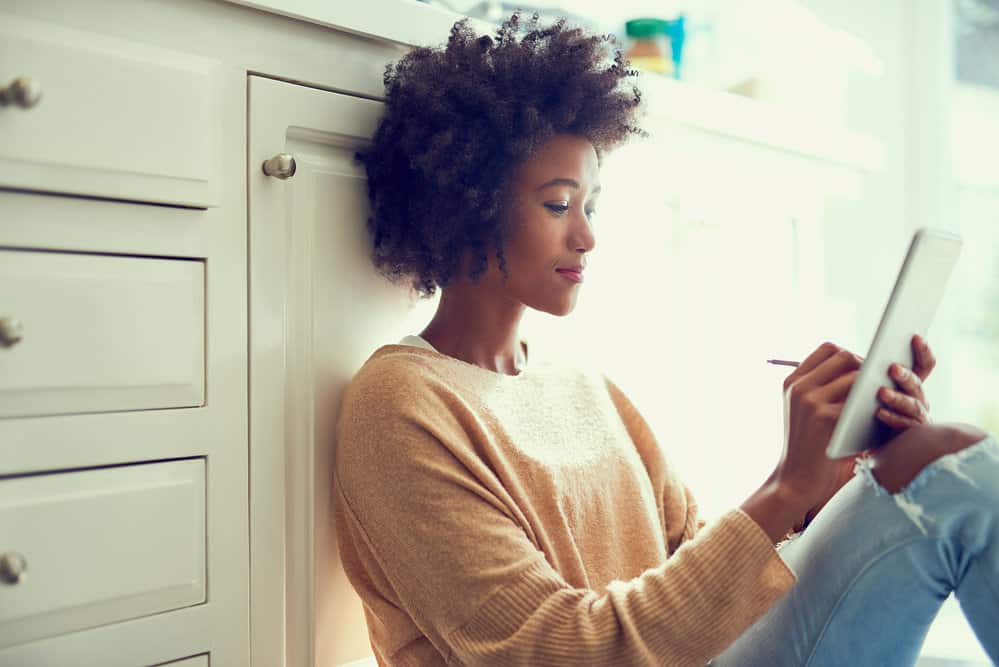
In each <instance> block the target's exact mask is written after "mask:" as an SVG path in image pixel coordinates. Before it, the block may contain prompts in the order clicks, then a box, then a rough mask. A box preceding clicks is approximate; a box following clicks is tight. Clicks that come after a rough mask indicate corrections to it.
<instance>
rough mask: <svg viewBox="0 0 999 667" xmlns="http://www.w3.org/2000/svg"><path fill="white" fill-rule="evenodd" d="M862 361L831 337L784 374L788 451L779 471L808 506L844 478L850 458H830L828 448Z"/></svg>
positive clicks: (787, 488)
mask: <svg viewBox="0 0 999 667" xmlns="http://www.w3.org/2000/svg"><path fill="white" fill-rule="evenodd" d="M862 362H863V359H862V358H861V357H859V356H857V355H856V354H854V353H852V352H850V351H849V350H846V349H843V348H841V347H839V346H838V345H834V344H833V343H828V342H827V343H823V344H822V345H820V346H819V347H818V348H817V349H816V350H815V351H814V352H812V353H811V354H810V355H808V357H807V358H806V359H805V360H804V361H802V362H801V364H800V365H799V366H798V367H797V368H796V369H795V370H794V372H792V373H791V374H790V375H788V376H787V378H785V380H784V451H783V454H782V455H781V459H780V462H779V463H778V464H777V469H776V471H775V474H774V476H775V478H776V480H777V482H778V484H779V485H781V486H782V487H783V490H784V492H785V493H786V494H787V495H788V497H790V498H794V499H795V500H796V501H797V502H800V503H801V506H803V507H806V508H811V507H813V506H814V505H816V504H817V503H819V502H820V501H821V500H822V499H823V498H826V497H828V496H829V495H830V492H833V491H834V487H835V486H836V485H837V484H841V480H840V477H841V472H842V468H843V465H844V459H829V458H828V457H826V453H825V450H826V446H827V445H828V444H829V440H830V438H831V437H832V432H833V429H834V428H835V427H836V421H837V420H838V419H839V416H840V413H841V412H842V411H843V405H844V403H845V402H846V396H847V394H848V393H849V391H850V388H851V387H852V386H853V383H854V381H855V380H856V378H857V373H858V369H859V368H860V365H861V363H862ZM850 458H851V460H852V459H853V458H854V457H852V456H851V457H850Z"/></svg>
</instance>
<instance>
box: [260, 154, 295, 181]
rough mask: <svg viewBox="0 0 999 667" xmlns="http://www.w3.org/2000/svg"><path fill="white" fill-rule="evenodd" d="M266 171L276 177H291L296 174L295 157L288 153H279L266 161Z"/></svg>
mask: <svg viewBox="0 0 999 667" xmlns="http://www.w3.org/2000/svg"><path fill="white" fill-rule="evenodd" d="M264 173H265V174H267V175H268V176H273V177H274V178H280V179H282V180H283V179H285V178H291V177H292V176H294V175H295V158H294V157H292V156H291V155H289V154H288V153H278V154H277V155H275V156H274V157H272V158H271V159H270V160H267V161H266V162H264Z"/></svg>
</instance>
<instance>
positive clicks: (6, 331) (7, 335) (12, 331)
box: [0, 317, 24, 347]
mask: <svg viewBox="0 0 999 667" xmlns="http://www.w3.org/2000/svg"><path fill="white" fill-rule="evenodd" d="M23 334H24V327H23V326H22V325H21V323H20V322H18V321H17V320H15V319H14V318H13V317H0V345H2V346H3V347H13V346H14V345H16V344H17V343H18V342H19V341H20V340H21V338H22V337H23Z"/></svg>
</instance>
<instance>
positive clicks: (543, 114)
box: [334, 13, 999, 666]
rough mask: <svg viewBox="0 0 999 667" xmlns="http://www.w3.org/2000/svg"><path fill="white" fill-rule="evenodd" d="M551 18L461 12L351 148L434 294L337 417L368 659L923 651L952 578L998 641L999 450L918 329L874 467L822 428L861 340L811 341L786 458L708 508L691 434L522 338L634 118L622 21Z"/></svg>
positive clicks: (581, 261)
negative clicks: (838, 447) (936, 392)
mask: <svg viewBox="0 0 999 667" xmlns="http://www.w3.org/2000/svg"><path fill="white" fill-rule="evenodd" d="M536 22H537V16H536V15H535V17H533V24H532V25H531V26H529V29H527V30H526V31H523V32H525V33H526V34H523V35H521V32H522V30H521V28H522V27H521V25H520V15H519V13H515V14H514V15H513V16H511V17H510V18H509V19H508V20H507V21H505V22H504V24H503V26H502V27H501V28H500V29H499V31H498V32H497V37H496V39H493V38H491V37H489V36H483V37H477V36H476V35H475V34H474V33H473V32H472V31H471V30H470V29H469V27H468V25H467V21H460V22H458V23H457V24H455V26H454V27H453V28H452V31H451V35H450V39H449V40H448V43H447V45H446V48H444V49H430V48H418V49H415V50H413V51H412V52H410V53H409V54H408V55H406V56H405V57H403V58H402V59H401V60H400V61H399V62H398V63H396V64H395V65H394V67H393V66H390V67H389V68H388V70H387V71H386V75H385V83H386V93H387V94H386V108H385V117H384V118H383V119H382V121H381V124H380V125H379V127H378V130H377V132H376V134H375V136H374V140H373V143H372V145H371V147H370V149H369V150H367V151H366V152H365V153H363V154H360V155H359V158H360V159H362V160H363V162H364V163H365V165H366V167H367V172H368V185H369V195H370V200H371V205H372V215H371V218H370V219H369V221H368V227H369V230H370V232H371V234H372V238H373V244H374V254H373V259H374V262H375V264H376V265H377V266H378V267H379V269H380V270H381V271H382V272H383V273H384V274H385V275H386V276H388V277H389V278H392V279H394V280H403V281H406V282H408V283H409V284H411V285H412V286H413V287H414V288H415V289H417V290H418V291H420V292H421V293H423V294H433V293H434V292H435V290H436V289H438V288H440V289H442V290H443V291H442V294H441V300H440V304H439V307H438V310H437V313H436V314H435V316H434V318H433V320H432V321H431V322H430V323H429V325H428V326H427V327H426V329H424V330H423V331H422V332H421V334H420V335H419V336H415V335H413V336H407V337H406V338H405V339H404V340H403V341H401V342H400V343H399V344H390V345H385V346H383V347H381V348H379V349H378V350H376V351H375V352H374V353H373V354H372V356H371V357H370V359H369V360H368V361H367V362H366V363H365V364H364V366H363V367H362V368H361V369H360V371H359V372H358V373H357V375H356V376H355V377H354V379H353V380H352V382H351V383H350V385H349V387H348V389H347V391H346V392H345V396H344V400H343V404H342V407H341V412H340V416H339V420H338V427H337V450H336V466H335V484H334V486H335V489H336V496H335V504H336V521H337V539H338V545H339V549H340V553H341V557H342V561H343V564H344V567H345V569H346V572H347V575H348V577H349V579H350V581H351V583H352V585H353V586H354V588H355V589H356V591H357V593H358V594H359V595H360V597H361V599H362V600H363V602H364V609H365V613H366V618H367V623H368V629H369V635H370V639H371V645H372V647H373V649H374V652H375V655H376V657H377V659H378V661H379V663H380V664H383V665H444V664H454V665H504V666H505V665H572V666H578V665H601V666H602V665H704V664H706V663H708V662H709V661H711V660H713V661H714V663H715V664H718V665H725V666H727V665H740V666H746V665H806V664H807V665H834V664H836V665H840V664H844V662H853V663H855V664H863V665H896V664H898V665H901V664H912V662H913V660H914V658H915V656H916V654H917V653H918V650H919V647H920V645H921V643H922V638H923V636H924V635H925V632H926V629H927V626H928V625H929V623H930V621H931V620H932V618H933V617H934V615H935V614H936V611H937V609H938V608H939V606H940V604H941V602H942V601H943V599H944V598H945V597H946V596H947V595H948V594H949V593H950V592H951V591H956V593H957V596H958V598H959V599H960V601H961V604H962V606H963V608H964V610H965V612H966V615H967V617H968V619H969V621H970V622H971V624H972V626H973V627H974V629H975V631H976V632H977V633H978V636H979V638H980V639H981V640H982V642H983V644H984V645H985V647H986V650H987V651H988V652H989V654H990V655H991V656H992V657H993V659H999V634H997V633H996V632H995V629H996V628H997V627H999V548H997V542H999V528H997V524H999V515H997V509H996V508H997V507H999V482H997V480H999V443H997V441H996V439H995V438H993V437H987V436H986V434H985V433H983V432H981V431H979V430H978V429H976V428H974V427H971V426H963V425H931V424H929V423H928V416H927V411H928V408H927V405H926V400H925V397H924V395H923V391H922V382H923V381H924V380H925V379H926V378H927V376H928V375H929V373H930V372H931V370H932V368H933V366H934V364H935V362H934V359H933V355H932V353H931V352H930V350H929V348H928V347H927V346H926V343H925V341H923V340H921V339H919V338H918V337H917V338H914V340H913V348H914V357H915V360H916V363H915V364H914V368H912V369H905V368H900V369H893V371H892V378H893V379H894V381H895V386H896V387H897V388H896V389H895V390H889V389H884V390H882V393H881V394H880V395H879V398H880V399H881V400H882V402H883V403H884V406H885V407H884V409H883V410H882V411H881V412H880V413H879V415H878V416H879V418H880V419H881V420H882V421H883V423H884V424H885V427H886V428H891V429H894V430H896V431H898V434H897V436H896V437H894V438H893V439H892V440H891V441H890V442H889V443H888V444H887V445H886V446H884V447H883V448H880V449H878V450H877V451H875V452H873V453H871V455H870V456H869V457H866V458H859V459H858V460H857V462H856V470H854V465H855V464H854V461H853V460H839V461H830V460H828V459H826V457H825V455H824V449H825V446H826V444H827V442H828V440H829V437H830V435H831V432H832V429H833V426H834V424H835V421H836V417H837V414H838V412H839V410H840V409H841V408H842V404H843V401H844V399H845V396H846V394H847V391H848V390H849V388H850V386H851V384H852V382H853V380H854V378H855V376H856V369H857V368H858V366H859V364H860V361H861V360H860V359H859V358H858V357H857V356H856V355H854V354H852V353H850V352H849V351H847V350H843V349H840V348H839V347H837V346H836V345H833V344H831V343H824V344H822V345H820V346H819V347H818V348H817V349H816V350H815V351H814V352H813V353H812V354H811V355H809V356H808V357H807V358H806V359H805V360H804V361H803V362H802V364H801V365H800V366H799V367H798V368H797V369H795V371H794V372H793V373H791V374H790V375H789V376H788V378H787V380H786V382H785V397H786V401H787V420H786V424H785V427H786V428H785V431H786V438H785V442H784V449H783V454H782V456H781V457H780V459H779V461H778V462H777V463H776V465H775V467H774V470H773V473H772V474H771V475H770V476H769V477H768V478H767V479H766V480H765V481H764V482H763V483H762V484H761V485H760V487H759V489H758V490H757V491H756V492H755V493H753V494H752V495H751V496H750V497H749V498H747V499H746V500H745V502H743V503H742V504H741V505H740V506H739V507H737V508H733V509H731V510H730V511H728V512H726V513H725V514H723V515H722V516H721V517H718V518H717V519H715V520H713V521H711V522H710V523H705V522H704V521H703V520H701V519H699V518H698V514H697V506H696V504H695V502H694V498H693V495H692V494H691V492H690V490H689V489H688V488H687V487H686V485H685V484H684V483H683V481H682V480H681V479H680V478H679V477H678V476H677V472H676V471H675V469H674V468H672V467H671V465H670V463H669V459H668V457H667V454H666V452H665V451H664V447H663V445H664V444H668V445H669V446H672V447H681V446H696V443H659V442H658V441H657V440H656V438H655V437H654V435H653V433H652V432H651V430H650V428H649V426H648V425H647V423H646V422H645V420H644V419H643V418H642V416H641V415H640V414H639V413H638V411H637V410H636V409H635V407H634V405H633V404H632V403H631V402H630V401H629V400H628V398H627V397H626V396H625V395H624V394H623V393H622V391H621V390H620V388H618V387H617V386H616V385H615V384H614V383H613V382H611V381H610V380H609V379H607V378H606V377H605V376H604V375H602V374H601V373H600V372H599V371H598V370H595V369H592V368H591V367H590V366H589V365H588V364H587V363H586V362H585V360H580V361H579V363H578V364H577V363H574V364H572V365H567V364H565V363H555V362H551V361H550V360H548V359H546V358H544V357H543V356H539V355H537V354H535V352H534V350H533V349H532V348H530V347H529V346H528V344H527V341H525V340H522V338H521V337H520V335H519V333H518V329H519V324H520V321H521V317H522V315H523V313H524V311H525V309H527V308H534V309H537V310H541V311H544V312H547V313H551V314H554V315H566V314H568V313H570V312H571V311H572V309H573V306H574V304H575V301H576V298H577V296H578V295H579V292H580V290H581V289H584V284H585V283H584V282H583V280H584V276H585V275H586V274H585V269H586V264H587V262H588V260H589V256H590V253H591V252H592V251H593V250H594V248H595V244H596V239H595V234H594V211H595V207H596V202H597V197H598V193H599V191H600V163H601V159H602V156H603V155H604V154H606V152H607V151H609V150H611V149H613V148H614V147H616V146H618V145H620V144H621V143H623V142H624V141H625V140H626V139H627V138H628V137H629V135H632V134H643V132H642V130H640V129H639V128H637V127H635V126H634V125H633V124H632V123H633V120H634V118H635V113H636V110H637V107H638V105H639V103H640V94H639V91H638V90H637V89H635V88H634V87H631V89H630V90H622V89H621V86H620V85H619V84H620V83H622V82H623V81H624V79H625V78H626V77H628V76H631V75H634V74H635V72H634V70H630V69H627V68H626V66H625V63H624V62H623V60H622V56H621V53H620V51H619V50H618V49H617V48H615V47H614V42H613V38H612V37H610V36H592V35H587V34H585V33H584V32H582V31H581V30H579V29H575V28H569V27H566V25H565V23H564V21H560V22H558V23H556V24H555V25H553V26H551V27H548V28H545V29H540V28H538V26H537V23H536ZM624 222H625V221H615V223H616V224H623V223H624ZM622 298H626V297H625V296H624V295H622ZM635 307H636V308H641V307H642V304H640V303H636V304H635ZM678 326H680V325H679V324H678ZM608 344H627V341H626V340H618V341H608ZM649 354H650V355H654V354H656V351H655V350H650V351H649ZM664 380H667V381H668V378H664ZM718 411H719V415H720V416H723V415H724V406H723V405H719V408H718ZM733 446H738V443H733ZM855 472H856V474H855ZM820 509H821V510H822V511H821V513H819V510H820ZM806 523H807V524H808V526H807V530H804V532H800V533H797V534H796V535H795V536H794V537H793V538H792V539H790V540H785V541H782V540H783V538H785V537H787V536H788V533H789V532H790V531H792V529H794V530H800V529H803V527H804V524H806ZM777 543H780V545H781V547H780V550H779V551H778V549H777V548H776V547H775V544H777Z"/></svg>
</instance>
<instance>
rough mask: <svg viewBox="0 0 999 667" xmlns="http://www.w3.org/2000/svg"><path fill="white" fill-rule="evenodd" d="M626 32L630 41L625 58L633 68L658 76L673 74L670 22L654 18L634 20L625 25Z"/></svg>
mask: <svg viewBox="0 0 999 667" xmlns="http://www.w3.org/2000/svg"><path fill="white" fill-rule="evenodd" d="M624 30H625V34H626V35H627V39H628V48H627V50H626V51H625V53H624V57H625V60H627V61H628V62H629V63H631V66H632V67H635V68H638V69H643V70H647V71H649V72H656V73H658V74H671V73H672V71H673V64H672V62H671V53H670V45H669V37H668V36H667V35H668V30H669V22H668V21H666V20H664V19H654V18H641V19H632V20H630V21H627V22H626V23H625V24H624Z"/></svg>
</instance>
